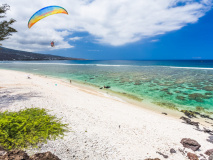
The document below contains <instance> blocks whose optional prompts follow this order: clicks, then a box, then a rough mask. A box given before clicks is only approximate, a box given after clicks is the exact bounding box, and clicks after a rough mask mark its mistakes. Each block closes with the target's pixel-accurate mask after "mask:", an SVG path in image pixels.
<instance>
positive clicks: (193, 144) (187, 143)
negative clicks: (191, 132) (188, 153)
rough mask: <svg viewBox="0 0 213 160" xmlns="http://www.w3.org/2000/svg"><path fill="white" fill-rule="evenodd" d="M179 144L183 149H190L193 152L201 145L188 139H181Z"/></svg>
mask: <svg viewBox="0 0 213 160" xmlns="http://www.w3.org/2000/svg"><path fill="white" fill-rule="evenodd" d="M180 143H181V144H182V145H183V146H184V147H185V148H190V149H192V150H193V151H197V150H198V149H199V148H200V147H201V145H200V144H199V143H198V142H197V141H195V140H193V139H190V138H183V139H182V140H181V142H180Z"/></svg>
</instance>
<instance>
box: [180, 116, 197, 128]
mask: <svg viewBox="0 0 213 160" xmlns="http://www.w3.org/2000/svg"><path fill="white" fill-rule="evenodd" d="M180 119H182V120H184V121H185V123H187V124H190V125H194V126H196V127H197V128H198V127H199V122H194V121H191V119H189V118H186V117H183V116H182V117H180Z"/></svg>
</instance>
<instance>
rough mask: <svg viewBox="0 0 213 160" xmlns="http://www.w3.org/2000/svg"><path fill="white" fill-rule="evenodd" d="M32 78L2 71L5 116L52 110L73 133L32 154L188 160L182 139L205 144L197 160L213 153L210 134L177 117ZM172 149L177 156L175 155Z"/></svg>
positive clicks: (0, 92) (0, 85) (0, 95)
mask: <svg viewBox="0 0 213 160" xmlns="http://www.w3.org/2000/svg"><path fill="white" fill-rule="evenodd" d="M27 75H28V73H23V72H18V71H8V70H0V100H1V101H0V111H5V110H11V111H18V110H20V109H23V108H29V107H33V106H34V107H41V108H45V109H49V110H50V113H51V114H55V115H56V116H57V117H59V118H62V122H63V123H68V124H69V127H70V128H71V130H72V132H68V133H67V135H66V136H65V137H64V139H62V140H61V139H59V140H56V141H49V142H48V143H47V144H44V145H41V147H40V148H39V149H32V150H28V151H27V152H28V153H29V154H33V153H35V152H46V151H51V152H52V153H54V154H55V155H57V156H58V157H59V158H61V159H62V160H70V159H92V160H93V159H98V160H99V159H145V158H160V159H164V158H163V157H162V156H160V155H159V154H157V153H156V152H157V151H158V152H161V153H164V154H166V155H168V156H169V158H168V159H174V160H177V159H178V160H181V159H187V158H186V157H185V156H183V155H182V154H181V153H180V152H179V151H178V148H181V149H183V146H182V144H181V143H180V141H181V139H182V138H192V139H195V140H196V141H198V142H199V143H200V144H201V148H200V151H197V152H196V154H197V155H199V154H204V152H205V151H206V150H208V149H212V148H213V144H212V143H210V142H208V141H207V139H208V138H209V137H210V135H209V134H207V133H203V132H200V131H197V130H195V126H190V125H186V124H184V123H182V120H180V119H177V118H175V117H171V116H165V115H162V114H159V113H155V112H152V111H150V110H147V109H143V108H140V107H137V106H135V105H133V104H130V103H128V102H125V101H123V100H120V99H118V98H114V97H112V96H107V95H105V94H103V93H100V92H98V91H95V90H94V91H93V90H89V89H87V88H84V87H80V86H76V85H73V84H67V83H65V82H62V81H60V80H56V79H51V78H45V77H41V76H37V75H32V74H31V77H32V79H27ZM195 121H196V120H195ZM171 148H174V149H175V150H176V151H177V153H175V154H172V155H171V154H170V152H169V150H170V149H171ZM186 151H190V152H193V151H191V150H189V149H186Z"/></svg>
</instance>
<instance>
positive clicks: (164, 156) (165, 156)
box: [156, 152, 169, 158]
mask: <svg viewBox="0 0 213 160" xmlns="http://www.w3.org/2000/svg"><path fill="white" fill-rule="evenodd" d="M156 153H158V154H160V155H161V156H163V158H169V156H167V155H165V154H163V153H161V152H156Z"/></svg>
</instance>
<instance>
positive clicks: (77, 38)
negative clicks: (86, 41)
mask: <svg viewBox="0 0 213 160" xmlns="http://www.w3.org/2000/svg"><path fill="white" fill-rule="evenodd" d="M80 39H82V37H72V38H69V40H70V41H78V40H80Z"/></svg>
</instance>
